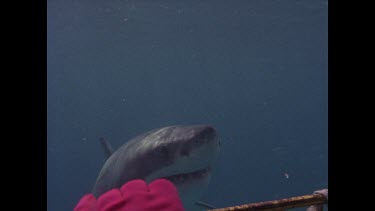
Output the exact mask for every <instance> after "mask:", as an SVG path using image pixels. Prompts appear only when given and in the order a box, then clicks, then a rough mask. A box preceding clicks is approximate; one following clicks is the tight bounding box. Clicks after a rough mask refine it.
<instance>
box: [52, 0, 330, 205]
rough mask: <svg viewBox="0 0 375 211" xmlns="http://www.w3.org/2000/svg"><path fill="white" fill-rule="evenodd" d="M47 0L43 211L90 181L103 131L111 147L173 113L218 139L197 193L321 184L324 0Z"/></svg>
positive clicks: (276, 192) (238, 198)
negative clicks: (205, 183)
mask: <svg viewBox="0 0 375 211" xmlns="http://www.w3.org/2000/svg"><path fill="white" fill-rule="evenodd" d="M47 3H48V8H47V9H48V11H47V14H48V19H47V21H48V23H47V27H48V28H47V32H48V34H47V56H48V57H47V63H48V64H47V76H48V81H47V86H48V87H47V91H48V96H47V97H48V98H47V101H48V105H47V106H48V107H47V110H48V111H47V112H48V113H47V120H48V131H47V132H48V134H47V156H48V157H47V207H48V210H50V211H65V210H72V209H73V208H74V206H75V205H76V203H77V202H78V200H79V199H80V198H81V197H82V196H83V195H84V194H85V193H88V192H90V190H91V188H92V186H93V184H94V182H95V179H96V177H97V174H98V172H99V170H100V169H101V167H102V165H103V163H104V162H105V156H104V154H103V151H102V149H101V148H100V144H99V137H106V138H107V139H108V140H109V141H110V142H111V143H112V146H113V147H114V148H116V147H118V146H120V145H122V144H123V143H124V142H125V141H127V140H128V139H130V138H132V137H134V136H135V135H138V134H139V133H142V132H144V131H147V130H150V129H153V128H158V127H163V126H167V125H176V124H210V125H212V126H214V127H215V128H216V129H217V130H218V133H219V136H220V138H221V146H222V149H221V156H220V158H219V160H218V162H217V165H216V168H215V169H214V171H213V177H212V180H211V183H210V186H209V188H208V190H207V193H206V195H205V196H204V198H203V201H205V202H208V203H210V204H213V205H215V206H217V207H225V206H232V205H237V204H243V203H252V202H258V201H266V200H273V199H280V198H286V197H291V196H297V195H304V194H310V193H312V192H313V191H314V190H317V189H321V188H326V187H327V185H328V135H327V134H328V122H327V121H328V93H327V89H328V70H327V69H328V67H327V63H328V44H327V42H328V41H327V36H328V26H327V25H328V23H327V21H328V20H327V19H328V2H327V1H326V0H306V1H301V0H251V1H249V0H238V1H229V0H204V1H194V0H193V1H186V0H155V1H150V0H148V1H146V0H128V1H126V0H121V1H120V0H111V1H98V0H94V1H92V0H91V1H88V0H71V1H63V0H48V2H47ZM285 173H287V174H288V175H289V178H286V176H285Z"/></svg>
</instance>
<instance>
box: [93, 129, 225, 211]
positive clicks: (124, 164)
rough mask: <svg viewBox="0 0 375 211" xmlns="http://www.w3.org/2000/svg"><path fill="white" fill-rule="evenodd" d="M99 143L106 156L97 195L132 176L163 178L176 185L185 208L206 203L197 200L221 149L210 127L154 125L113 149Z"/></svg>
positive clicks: (106, 144)
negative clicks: (103, 148)
mask: <svg viewBox="0 0 375 211" xmlns="http://www.w3.org/2000/svg"><path fill="white" fill-rule="evenodd" d="M102 143H104V146H105V150H106V154H107V156H109V157H108V159H107V161H106V162H105V163H104V165H103V167H102V169H101V171H100V173H99V175H98V177H97V179H96V182H95V185H94V188H93V190H92V193H93V194H94V195H95V196H96V197H98V196H99V195H101V194H102V193H104V192H107V191H108V190H110V189H113V188H119V187H121V186H122V185H123V184H125V183H126V182H128V181H130V180H133V179H143V180H145V181H146V183H150V182H151V181H153V180H155V179H157V178H166V179H168V180H169V181H171V182H172V183H173V184H174V185H175V186H176V187H177V190H178V194H179V196H180V198H181V201H182V202H183V205H184V208H185V210H186V211H192V210H194V211H196V210H200V209H202V208H201V207H200V206H206V204H205V203H203V202H201V201H199V200H200V198H201V197H202V195H203V193H204V191H205V189H206V188H207V186H208V183H209V181H210V178H211V169H212V167H213V165H214V163H215V161H216V160H217V157H218V154H219V151H220V141H219V139H218V136H217V133H216V130H215V129H214V128H213V127H211V126H208V125H187V126H184V125H176V126H168V127H163V128H158V129H153V130H150V131H148V132H145V133H143V134H141V135H139V136H136V137H135V138H133V139H131V140H129V141H127V142H126V143H125V144H123V145H122V146H121V147H120V148H118V149H117V150H116V151H114V152H113V150H112V149H111V147H110V145H109V144H108V143H107V142H106V141H105V140H102ZM198 205H199V206H198ZM207 206H208V205H207Z"/></svg>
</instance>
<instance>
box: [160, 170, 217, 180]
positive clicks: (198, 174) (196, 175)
mask: <svg viewBox="0 0 375 211" xmlns="http://www.w3.org/2000/svg"><path fill="white" fill-rule="evenodd" d="M210 172H211V169H210V167H207V168H205V169H201V170H198V171H194V172H189V173H183V174H175V175H172V176H168V177H163V178H165V179H168V180H170V181H171V182H173V183H184V182H187V181H192V180H196V179H200V178H205V177H206V176H208V175H209V174H210Z"/></svg>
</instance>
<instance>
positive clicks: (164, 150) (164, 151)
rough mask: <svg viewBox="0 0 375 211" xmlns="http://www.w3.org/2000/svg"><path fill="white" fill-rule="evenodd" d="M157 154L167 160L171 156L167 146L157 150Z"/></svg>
mask: <svg viewBox="0 0 375 211" xmlns="http://www.w3.org/2000/svg"><path fill="white" fill-rule="evenodd" d="M157 153H158V155H159V156H160V157H162V158H166V157H168V155H169V152H168V148H167V147H166V146H160V147H159V148H158V150H157Z"/></svg>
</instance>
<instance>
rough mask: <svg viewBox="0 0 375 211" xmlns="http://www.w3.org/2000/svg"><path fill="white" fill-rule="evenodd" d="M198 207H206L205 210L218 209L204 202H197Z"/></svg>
mask: <svg viewBox="0 0 375 211" xmlns="http://www.w3.org/2000/svg"><path fill="white" fill-rule="evenodd" d="M195 203H196V204H197V205H198V206H201V207H205V208H208V209H216V207H214V206H212V205H209V204H207V203H205V202H203V201H197V202H195Z"/></svg>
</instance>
